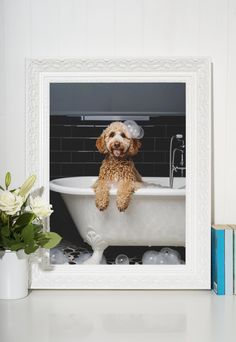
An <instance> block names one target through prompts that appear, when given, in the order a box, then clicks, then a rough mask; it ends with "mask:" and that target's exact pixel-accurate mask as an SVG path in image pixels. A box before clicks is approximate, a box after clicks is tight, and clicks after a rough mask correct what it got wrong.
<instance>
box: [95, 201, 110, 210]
mask: <svg viewBox="0 0 236 342" xmlns="http://www.w3.org/2000/svg"><path fill="white" fill-rule="evenodd" d="M108 204H109V201H106V202H101V201H96V207H97V208H98V209H99V210H100V211H104V210H105V209H106V208H107V207H108Z"/></svg>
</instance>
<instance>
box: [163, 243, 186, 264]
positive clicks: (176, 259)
mask: <svg viewBox="0 0 236 342" xmlns="http://www.w3.org/2000/svg"><path fill="white" fill-rule="evenodd" d="M160 254H161V255H163V257H164V259H165V264H168V265H176V264H180V263H181V257H180V254H179V252H177V251H176V250H174V249H172V248H168V247H165V248H162V249H161V250H160Z"/></svg>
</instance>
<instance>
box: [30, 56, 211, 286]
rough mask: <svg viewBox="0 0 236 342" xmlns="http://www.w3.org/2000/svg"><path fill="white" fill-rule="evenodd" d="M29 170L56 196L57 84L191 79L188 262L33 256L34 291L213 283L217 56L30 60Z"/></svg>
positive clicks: (45, 253)
mask: <svg viewBox="0 0 236 342" xmlns="http://www.w3.org/2000/svg"><path fill="white" fill-rule="evenodd" d="M26 80H27V82H26V176H27V175H31V174H36V175H37V177H38V178H37V185H38V186H44V188H45V193H44V196H45V197H46V199H49V114H50V113H49V86H50V83H52V82H79V81H81V80H84V81H85V82H86V81H87V82H97V81H101V80H102V81H106V80H107V81H109V80H110V81H116V82H117V80H119V81H124V82H127V81H132V82H146V81H150V80H151V81H152V82H160V81H161V82H185V83H186V132H187V134H186V146H187V161H186V167H187V170H191V172H190V171H189V172H188V173H187V179H186V181H187V183H186V263H185V264H183V265H142V266H139V265H128V266H127V265H125V266H122V265H119V266H118V267H117V265H82V266H81V265H80V266H79V267H78V266H77V265H75V266H72V265H50V263H49V252H48V251H46V250H41V251H40V252H39V253H37V254H35V255H34V256H33V257H31V264H30V269H31V272H30V288H31V289H209V288H210V226H211V61H210V59H209V58H205V57H201V58H198V57H196V58H195V57H189V58H179V57H178V58H177V57H176V58H162V57H161V58H156V57H155V58H83V59H77V58H71V59H29V60H27V61H26Z"/></svg>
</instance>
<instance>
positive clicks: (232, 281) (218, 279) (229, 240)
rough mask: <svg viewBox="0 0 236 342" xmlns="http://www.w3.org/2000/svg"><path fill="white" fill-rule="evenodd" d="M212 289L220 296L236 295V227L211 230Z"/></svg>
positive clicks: (217, 226)
mask: <svg viewBox="0 0 236 342" xmlns="http://www.w3.org/2000/svg"><path fill="white" fill-rule="evenodd" d="M211 265H212V266H211V272H212V274H211V288H212V289H213V290H214V291H215V293H216V294H218V295H231V294H236V225H232V224H231V225H230V224H227V225H213V226H212V228H211Z"/></svg>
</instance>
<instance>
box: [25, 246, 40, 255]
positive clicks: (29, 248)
mask: <svg viewBox="0 0 236 342" xmlns="http://www.w3.org/2000/svg"><path fill="white" fill-rule="evenodd" d="M38 248H39V247H38V246H37V245H35V244H29V245H26V246H25V248H24V250H25V253H26V254H31V253H34V252H35V251H37V249H38Z"/></svg>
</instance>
